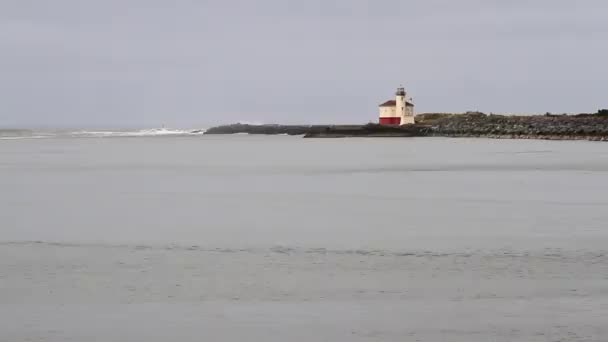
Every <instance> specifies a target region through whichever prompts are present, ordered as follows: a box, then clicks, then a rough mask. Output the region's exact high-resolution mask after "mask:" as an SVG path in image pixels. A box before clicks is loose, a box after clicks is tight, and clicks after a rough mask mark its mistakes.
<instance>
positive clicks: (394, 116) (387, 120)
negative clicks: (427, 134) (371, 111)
mask: <svg viewBox="0 0 608 342" xmlns="http://www.w3.org/2000/svg"><path fill="white" fill-rule="evenodd" d="M413 123H414V103H413V102H412V99H411V98H409V99H408V98H407V93H406V92H405V88H403V87H399V88H397V92H396V93H395V100H394V101H392V100H389V101H386V102H385V103H383V104H381V105H380V124H383V125H407V124H413Z"/></svg>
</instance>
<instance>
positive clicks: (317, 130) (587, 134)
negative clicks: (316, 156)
mask: <svg viewBox="0 0 608 342" xmlns="http://www.w3.org/2000/svg"><path fill="white" fill-rule="evenodd" d="M235 133H248V134H266V135H272V134H275V135H276V134H285V135H302V136H304V137H305V138H340V137H483V138H501V139H547V140H593V141H608V111H606V110H600V111H599V112H598V113H596V114H578V115H551V114H546V115H530V116H517V115H512V116H506V115H493V114H490V115H487V114H484V113H479V112H472V113H471V112H469V113H464V114H443V113H432V114H421V115H418V116H417V117H416V124H413V125H404V126H387V125H378V124H371V123H370V124H366V125H311V126H306V125H246V124H233V125H224V126H217V127H213V128H210V129H208V130H207V131H206V132H205V134H235Z"/></svg>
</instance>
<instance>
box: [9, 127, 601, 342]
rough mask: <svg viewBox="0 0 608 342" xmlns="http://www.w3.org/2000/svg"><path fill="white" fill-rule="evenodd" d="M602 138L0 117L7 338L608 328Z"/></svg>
mask: <svg viewBox="0 0 608 342" xmlns="http://www.w3.org/2000/svg"><path fill="white" fill-rule="evenodd" d="M607 194H608V143H602V142H582V141H534V140H490V139H447V138H393V139H379V138H367V139H366V138H361V139H360V138H348V139H302V138H300V137H290V136H248V135H232V136H203V135H201V134H192V133H189V132H188V131H170V130H148V131H132V132H130V131H120V132H109V131H86V130H80V131H41V132H34V131H3V133H2V134H0V341H2V342H4V341H7V342H9V341H10V342H13V341H145V342H156V341H159V342H160V341H168V340H173V341H306V342H309V341H432V342H435V341H462V342H465V341H466V342H470V341H488V342H498V341H501V342H502V341H505V342H506V341H551V342H553V341H608V325H606V322H608V320H607V318H608V228H607V222H608V196H607Z"/></svg>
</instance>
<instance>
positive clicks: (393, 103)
mask: <svg viewBox="0 0 608 342" xmlns="http://www.w3.org/2000/svg"><path fill="white" fill-rule="evenodd" d="M395 106H397V101H395V100H388V101H386V102H384V103H383V104H381V105H380V107H395Z"/></svg>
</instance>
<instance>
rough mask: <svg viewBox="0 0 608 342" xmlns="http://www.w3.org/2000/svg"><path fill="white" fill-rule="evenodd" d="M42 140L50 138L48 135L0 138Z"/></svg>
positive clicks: (2, 138)
mask: <svg viewBox="0 0 608 342" xmlns="http://www.w3.org/2000/svg"><path fill="white" fill-rule="evenodd" d="M44 138H52V136H50V135H29V136H20V137H0V140H23V139H44Z"/></svg>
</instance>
